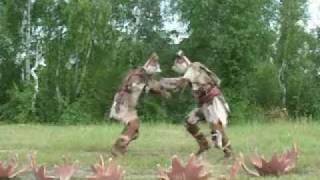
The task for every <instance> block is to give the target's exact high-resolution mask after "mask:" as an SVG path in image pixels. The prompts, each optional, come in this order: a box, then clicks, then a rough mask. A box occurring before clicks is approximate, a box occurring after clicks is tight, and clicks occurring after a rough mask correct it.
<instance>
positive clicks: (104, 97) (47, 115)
mask: <svg viewBox="0 0 320 180" xmlns="http://www.w3.org/2000/svg"><path fill="white" fill-rule="evenodd" d="M168 2H169V1H167V0H148V1H128V0H118V1H105V0H95V1H91V0H69V1H65V0H56V1H52V0H35V1H31V0H4V1H0V24H1V26H0V117H1V118H0V119H1V120H5V121H10V122H30V121H37V122H41V123H61V124H62V123H66V124H78V123H96V122H103V117H104V114H105V112H108V111H109V108H110V107H111V103H112V101H113V96H114V94H115V93H116V91H117V90H118V88H119V86H120V84H121V81H122V79H123V77H124V76H125V75H126V73H127V72H128V70H129V69H131V68H135V67H137V66H141V65H143V64H144V62H145V60H146V59H147V58H148V56H149V55H150V54H151V53H152V52H154V51H155V52H157V53H158V54H159V56H160V63H161V68H162V70H163V73H162V74H161V76H165V77H175V76H177V75H176V74H174V73H173V72H172V71H171V66H172V63H173V59H174V58H175V57H174V54H175V52H176V51H177V50H178V49H180V48H182V49H183V50H185V53H186V55H187V56H188V57H190V59H191V60H193V61H200V62H202V63H203V64H205V65H207V66H208V67H209V68H210V69H212V70H214V71H215V72H216V73H217V74H218V76H219V77H220V78H221V79H222V80H223V81H222V91H223V92H224V94H225V96H226V98H227V101H228V102H229V104H230V106H231V109H232V113H231V118H232V120H231V121H232V123H233V122H243V121H248V119H252V118H250V117H253V116H254V117H259V118H257V119H260V116H262V115H261V114H263V111H268V110H270V109H274V108H278V107H280V106H283V104H282V103H281V100H282V98H284V97H285V98H286V101H287V102H286V106H285V107H286V108H287V109H288V110H289V114H290V115H292V116H295V117H298V116H309V117H316V116H320V110H319V109H320V108H319V106H320V105H319V104H320V103H319V102H320V97H319V96H318V94H319V93H318V92H317V90H318V89H319V88H320V85H319V75H318V74H319V69H320V63H319V61H318V60H319V57H320V51H319V46H320V45H319V44H320V41H319V39H320V38H319V34H320V33H319V32H320V30H319V29H315V30H313V31H311V32H306V31H305V29H304V28H303V26H302V25H301V23H303V22H305V21H306V1H305V0H297V1H291V0H284V1H281V2H279V1H276V0H259V1H256V0H237V1H232V0H216V1H212V0H202V1H198V0H177V1H171V5H170V8H169V9H166V8H167V6H164V4H167V3H168ZM29 10H30V16H28V11H29ZM175 17H180V19H179V20H180V21H181V22H184V23H185V24H186V25H187V26H188V35H189V36H188V37H187V38H185V39H184V40H183V41H182V42H181V43H180V44H171V43H172V42H173V41H172V39H170V38H169V37H170V36H172V35H174V34H176V32H174V31H173V32H166V31H165V30H164V28H165V27H164V22H165V21H168V19H170V18H175ZM39 54H40V55H41V56H43V58H44V63H45V64H46V66H45V67H44V66H41V67H39V68H38V69H37V70H35V71H34V72H35V74H36V75H37V76H38V80H39V81H38V82H39V92H36V91H35V88H34V86H35V85H36V82H37V81H36V80H35V79H33V78H32V76H31V72H29V71H28V69H32V68H33V67H34V65H35V64H36V62H37V61H38V60H39V58H38V59H37V58H36V57H37V55H38V56H39ZM19 55H20V56H21V55H24V56H22V57H20V56H19ZM18 57H19V58H18ZM282 64H286V66H285V68H284V69H283V74H282V73H280V74H281V75H282V76H281V77H280V76H279V75H280V74H279V72H280V67H281V66H282ZM27 76H30V77H31V79H30V80H29V79H28V78H26V77H27ZM279 77H280V80H281V83H279ZM281 85H285V87H286V88H287V93H286V94H285V95H284V93H283V91H282V89H281V87H282V86H281ZM35 95H36V96H35ZM34 97H36V98H34ZM32 105H34V106H33V107H32ZM196 106H197V105H196V102H195V100H194V99H193V97H192V96H191V93H190V91H189V90H185V91H182V92H177V93H173V98H172V99H163V98H160V97H152V96H149V95H147V96H146V97H143V98H142V100H141V103H140V105H139V114H140V116H141V118H142V119H143V121H150V122H154V121H163V120H165V121H167V122H176V123H181V122H183V121H184V119H185V117H186V116H187V114H188V112H189V111H191V110H192V109H193V108H194V107H196ZM30 119H32V120H30Z"/></svg>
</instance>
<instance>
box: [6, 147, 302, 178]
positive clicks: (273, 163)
mask: <svg viewBox="0 0 320 180" xmlns="http://www.w3.org/2000/svg"><path fill="white" fill-rule="evenodd" d="M298 153H299V152H298V149H297V147H296V145H294V146H293V148H292V149H291V150H288V151H287V152H284V153H282V154H274V155H273V156H272V158H271V159H270V160H266V159H265V158H264V157H263V156H261V155H257V154H256V155H254V156H249V160H248V162H246V161H245V159H246V158H245V157H244V156H243V155H242V154H241V153H240V155H239V156H238V157H236V158H235V160H234V163H233V165H232V167H231V169H230V174H229V175H220V176H219V179H221V180H232V179H236V178H237V174H238V173H239V171H240V170H241V169H243V170H244V172H246V173H247V174H248V175H249V176H255V177H260V176H281V175H284V174H287V173H290V172H291V171H292V170H293V169H294V168H295V167H296V163H297V159H298ZM247 164H249V165H250V166H253V167H254V169H255V170H251V169H250V168H249V167H248V165H247ZM78 170H79V166H78V164H77V162H73V163H69V162H68V161H67V160H66V159H64V163H63V164H61V165H56V166H55V167H54V170H53V171H52V172H51V173H48V172H47V168H46V167H45V166H44V165H38V164H37V162H36V157H35V155H34V154H33V155H31V156H30V163H29V164H27V165H24V166H20V167H19V166H18V161H17V158H16V157H14V158H11V160H9V161H8V162H7V163H3V162H2V161H0V179H12V178H16V177H21V176H23V175H24V173H28V172H31V173H32V174H33V175H34V177H35V178H36V179H37V180H51V179H60V180H69V179H72V177H73V176H74V174H75V173H76V172H77V171H78ZM91 171H92V172H91V174H89V173H88V175H86V176H84V177H80V178H81V179H88V180H123V179H124V174H125V171H124V170H123V169H122V168H121V167H120V166H119V165H118V164H117V163H116V162H115V161H114V160H113V159H112V158H110V159H109V162H108V165H106V164H105V162H104V159H103V157H102V155H100V157H99V162H97V163H96V164H94V165H92V166H91ZM210 177H212V174H211V173H210V172H209V171H208V169H207V168H206V167H205V164H204V162H203V161H202V160H200V159H199V158H197V157H196V156H194V155H193V154H192V155H190V158H189V160H188V162H187V163H186V165H183V163H182V162H181V160H180V159H179V158H178V157H177V156H173V158H172V163H171V167H170V168H169V169H168V170H166V169H163V168H161V167H160V165H158V174H157V179H159V180H208V179H209V178H210ZM78 178H79V177H78Z"/></svg>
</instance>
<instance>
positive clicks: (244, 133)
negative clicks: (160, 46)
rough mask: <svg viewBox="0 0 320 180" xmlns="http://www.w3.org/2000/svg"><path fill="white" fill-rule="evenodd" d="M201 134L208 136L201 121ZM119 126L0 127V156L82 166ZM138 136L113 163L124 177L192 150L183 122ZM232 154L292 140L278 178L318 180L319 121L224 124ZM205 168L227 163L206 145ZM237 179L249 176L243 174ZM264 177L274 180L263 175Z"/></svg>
mask: <svg viewBox="0 0 320 180" xmlns="http://www.w3.org/2000/svg"><path fill="white" fill-rule="evenodd" d="M202 129H203V132H205V133H206V134H209V130H208V128H207V127H206V125H202ZM121 130H122V126H121V125H120V124H112V125H109V124H105V125H88V126H49V125H48V126H46V125H1V126H0V134H1V135H0V158H1V159H7V157H8V155H10V154H15V153H17V154H19V159H20V161H22V162H25V161H27V158H26V155H27V154H28V153H30V152H34V151H36V152H37V160H38V163H39V164H46V165H47V166H49V167H52V166H53V165H54V164H59V163H61V161H62V160H61V157H62V156H63V155H65V156H66V157H69V158H70V159H71V160H79V164H80V166H81V169H83V170H85V169H87V168H89V166H90V165H91V164H93V163H95V162H96V160H97V157H98V155H99V154H103V155H104V156H105V157H106V158H107V157H109V156H110V154H109V150H110V148H111V145H112V144H113V142H114V140H115V139H116V138H117V136H118V135H119V133H120V132H121ZM140 132H141V133H140V137H139V138H138V139H137V140H136V141H134V142H133V143H132V144H131V146H130V148H129V152H128V154H127V155H126V156H124V157H120V158H118V159H117V162H118V163H119V164H120V165H121V166H122V167H123V168H124V169H125V170H126V179H146V180H147V179H148V180H150V179H155V174H156V170H157V164H160V165H161V166H162V167H168V166H169V164H170V158H171V157H172V155H174V154H177V155H178V156H179V157H181V158H182V159H184V160H186V159H187V158H188V156H189V154H190V153H192V152H195V151H196V150H197V145H196V143H195V141H194V140H193V138H192V137H191V136H190V135H189V134H188V133H187V132H186V131H185V129H184V126H183V125H182V124H180V125H171V124H143V125H142V127H141V131H140ZM228 134H229V136H230V139H231V142H232V145H233V148H234V150H235V152H240V151H241V152H243V153H244V154H245V155H249V154H253V153H254V152H255V151H258V152H259V153H262V154H265V155H266V156H267V157H270V155H271V154H272V153H273V152H282V151H284V150H286V149H288V148H290V147H291V145H292V143H293V142H296V143H297V145H298V147H299V148H300V150H301V154H300V158H299V161H298V166H297V169H296V170H295V171H294V172H293V173H292V174H290V175H286V176H283V177H281V178H280V179H306V180H307V179H308V180H310V179H319V177H320V156H318V153H319V152H320V142H319V140H320V124H317V123H303V122H300V123H288V122H280V123H268V124H247V125H234V126H232V125H231V126H230V127H229V128H228ZM203 159H204V160H205V161H206V164H207V166H208V167H207V168H209V170H210V171H211V173H212V174H213V176H214V177H218V176H220V175H223V174H227V173H228V171H229V168H230V165H231V164H232V161H231V160H224V159H223V153H222V152H221V151H219V150H216V149H211V150H210V151H208V152H207V153H205V154H204V155H203ZM239 178H240V179H249V177H248V176H246V175H245V174H244V173H243V172H241V173H240V174H239ZM265 179H278V178H276V177H267V178H265Z"/></svg>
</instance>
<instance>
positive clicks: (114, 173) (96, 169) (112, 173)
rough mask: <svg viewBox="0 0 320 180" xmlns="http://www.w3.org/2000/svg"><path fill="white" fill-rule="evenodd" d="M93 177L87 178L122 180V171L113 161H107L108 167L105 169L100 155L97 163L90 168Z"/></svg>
mask: <svg viewBox="0 0 320 180" xmlns="http://www.w3.org/2000/svg"><path fill="white" fill-rule="evenodd" d="M91 169H92V171H93V173H94V175H92V176H88V177H87V178H88V179H89V180H122V179H123V176H124V171H123V170H122V169H121V167H120V166H118V165H117V164H116V163H115V161H114V160H112V159H111V158H110V159H109V165H108V166H107V167H106V166H105V164H104V159H103V157H102V156H101V155H100V159H99V162H98V163H97V164H95V165H93V166H92V167H91Z"/></svg>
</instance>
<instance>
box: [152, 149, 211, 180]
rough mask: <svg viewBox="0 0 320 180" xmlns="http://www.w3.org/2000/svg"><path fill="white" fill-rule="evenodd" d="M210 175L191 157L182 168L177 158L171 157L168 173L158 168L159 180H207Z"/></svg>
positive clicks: (193, 156) (194, 157)
mask: <svg viewBox="0 0 320 180" xmlns="http://www.w3.org/2000/svg"><path fill="white" fill-rule="evenodd" d="M209 176H210V174H209V173H208V172H207V171H206V170H205V169H204V165H203V164H202V163H201V162H200V161H199V160H197V158H196V156H195V155H193V154H192V155H191V156H190V158H189V161H188V163H187V164H186V165H185V166H183V165H182V163H181V161H180V160H179V158H178V157H177V156H173V158H172V164H171V168H170V170H169V171H166V170H163V169H161V168H160V167H159V172H158V178H159V180H208V179H209Z"/></svg>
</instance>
